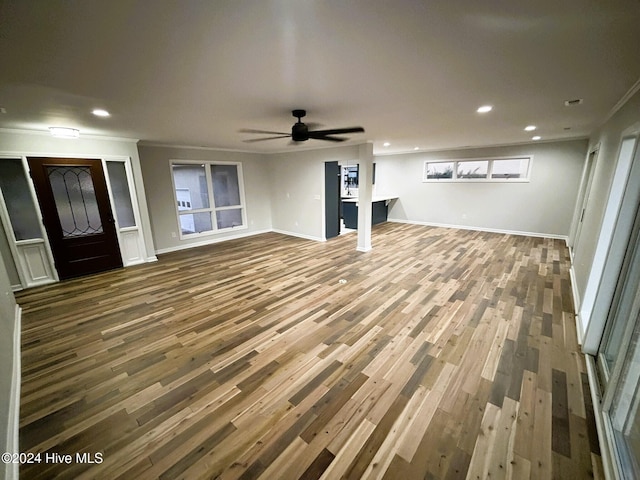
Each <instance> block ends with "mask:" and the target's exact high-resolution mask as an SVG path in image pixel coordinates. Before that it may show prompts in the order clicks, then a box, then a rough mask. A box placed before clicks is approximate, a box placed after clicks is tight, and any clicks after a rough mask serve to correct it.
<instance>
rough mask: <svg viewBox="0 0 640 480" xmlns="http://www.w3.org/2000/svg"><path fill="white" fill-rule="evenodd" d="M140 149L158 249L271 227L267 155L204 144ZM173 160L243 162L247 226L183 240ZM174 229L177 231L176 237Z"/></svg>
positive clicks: (176, 248)
mask: <svg viewBox="0 0 640 480" xmlns="http://www.w3.org/2000/svg"><path fill="white" fill-rule="evenodd" d="M138 151H139V154H140V162H141V165H142V174H143V176H144V181H145V184H146V185H147V198H148V200H149V215H150V216H151V225H152V229H153V240H154V243H155V245H156V248H157V250H158V251H159V252H167V251H172V250H178V249H181V248H185V247H189V246H196V245H202V244H206V243H211V242H215V241H220V240H223V239H228V238H232V237H236V236H238V235H248V234H252V233H256V232H262V231H266V230H270V229H271V205H270V202H269V199H270V198H271V190H270V184H269V174H268V161H267V158H266V157H265V156H264V155H260V154H255V153H242V152H229V151H221V150H210V149H204V148H186V147H184V148H183V147H168V146H150V145H140V146H139V147H138ZM171 160H202V161H218V162H240V163H241V164H242V174H243V177H244V191H245V201H246V209H247V223H248V228H247V229H240V230H236V231H230V232H225V233H219V234H214V235H204V236H199V237H195V238H189V239H185V240H180V237H179V232H180V226H179V225H178V219H177V216H176V206H175V198H174V193H173V184H172V182H171V166H170V161H171ZM173 233H175V235H176V236H175V237H174V236H173Z"/></svg>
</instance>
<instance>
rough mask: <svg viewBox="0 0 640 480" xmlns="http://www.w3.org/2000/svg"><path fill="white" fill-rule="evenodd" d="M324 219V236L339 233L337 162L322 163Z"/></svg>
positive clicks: (338, 170)
mask: <svg viewBox="0 0 640 480" xmlns="http://www.w3.org/2000/svg"><path fill="white" fill-rule="evenodd" d="M324 210H325V211H324V219H325V238H326V239H327V240H329V239H330V238H334V237H337V236H338V235H340V218H341V216H342V215H341V213H340V165H338V162H325V164H324Z"/></svg>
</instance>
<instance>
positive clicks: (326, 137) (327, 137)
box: [309, 132, 347, 142]
mask: <svg viewBox="0 0 640 480" xmlns="http://www.w3.org/2000/svg"><path fill="white" fill-rule="evenodd" d="M315 133H316V132H309V138H313V139H314V140H328V141H330V142H344V141H345V140H347V139H346V138H340V137H332V136H330V135H325V134H321V135H316V134H315Z"/></svg>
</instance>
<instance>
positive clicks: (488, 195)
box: [375, 140, 587, 237]
mask: <svg viewBox="0 0 640 480" xmlns="http://www.w3.org/2000/svg"><path fill="white" fill-rule="evenodd" d="M586 152H587V141H586V140H573V141H566V142H553V143H551V142H550V143H539V142H536V143H531V144H526V145H515V146H505V147H490V148H477V149H475V148H474V149H465V150H448V151H439V152H425V153H411V154H405V155H389V156H378V157H376V158H375V162H376V193H377V194H378V195H381V194H395V195H398V196H399V197H400V198H399V199H398V200H396V201H395V203H394V204H393V206H392V208H391V210H390V212H389V218H390V219H393V220H400V221H412V222H424V223H434V224H443V225H452V226H460V227H467V228H478V229H489V230H501V231H512V232H522V233H528V234H534V235H536V234H537V235H548V236H559V237H566V236H568V235H569V231H570V227H571V220H572V216H573V213H574V208H575V202H576V196H577V192H578V187H579V182H580V175H581V173H582V167H583V164H584V160H585V158H586ZM522 155H531V156H533V160H532V162H533V163H532V165H531V175H530V181H529V182H528V183H515V182H514V183H499V182H469V183H460V182H456V183H444V182H443V183H435V182H429V183H423V182H422V170H423V165H424V161H425V160H445V159H465V158H467V159H470V158H496V157H508V156H522Z"/></svg>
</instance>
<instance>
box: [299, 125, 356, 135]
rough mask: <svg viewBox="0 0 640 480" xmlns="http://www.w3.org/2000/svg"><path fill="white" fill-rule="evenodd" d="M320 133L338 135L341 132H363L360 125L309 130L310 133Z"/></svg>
mask: <svg viewBox="0 0 640 480" xmlns="http://www.w3.org/2000/svg"><path fill="white" fill-rule="evenodd" d="M312 133H313V134H320V135H340V134H342V133H364V128H362V127H347V128H332V129H330V130H313V131H311V132H309V135H311V134H312Z"/></svg>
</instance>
